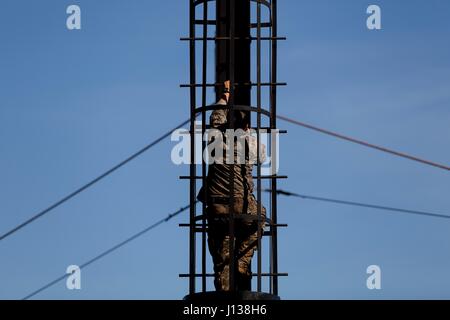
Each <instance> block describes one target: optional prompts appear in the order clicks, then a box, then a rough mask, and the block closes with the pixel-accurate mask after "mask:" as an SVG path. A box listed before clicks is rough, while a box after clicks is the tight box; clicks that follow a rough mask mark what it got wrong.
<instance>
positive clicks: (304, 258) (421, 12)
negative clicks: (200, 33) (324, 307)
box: [0, 0, 450, 299]
mask: <svg viewBox="0 0 450 320" xmlns="http://www.w3.org/2000/svg"><path fill="white" fill-rule="evenodd" d="M155 3H156V2H155V1H144V0H132V1H118V0H96V1H93V0H90V1H88V0H81V1H80V0H79V1H75V0H74V1H61V0H41V1H23V0H14V1H13V0H3V1H1V4H0V40H1V47H0V49H1V50H0V181H1V183H0V195H1V196H0V199H1V201H0V233H3V232H5V231H7V230H9V229H10V228H12V227H13V226H15V225H17V224H18V223H21V222H23V221H24V220H25V219H27V218H28V217H30V216H31V215H33V214H34V213H36V212H38V211H39V210H41V209H43V208H45V207H47V206H48V205H49V204H51V203H53V202H54V201H56V200H58V199H59V198H61V197H63V196H65V195H66V194H68V193H69V192H71V191H73V190H75V189H76V188H78V187H80V186H81V185H83V184H84V183H86V182H88V181H89V180H90V179H92V178H93V177H95V176H97V175H98V174H100V173H102V172H104V171H105V170H106V169H108V168H110V167H112V166H113V165H115V164H116V163H118V162H119V161H121V160H123V159H124V158H126V157H127V156H128V155H130V154H131V153H133V152H134V151H136V150H138V149H139V148H141V147H142V146H144V145H146V144H147V143H148V142H149V141H152V140H153V139H154V138H156V137H158V136H159V135H161V133H162V132H165V131H167V130H168V129H170V128H172V127H173V126H175V125H176V124H178V123H180V122H182V121H183V120H185V119H186V118H188V117H189V96H188V93H189V92H188V91H186V90H185V89H180V88H179V84H180V83H184V82H187V81H188V79H189V77H188V70H189V68H188V62H189V59H188V46H187V43H181V42H180V41H179V38H180V37H182V36H186V35H187V32H188V1H184V0H172V1H159V2H157V3H158V4H157V5H156V4H155ZM70 4H78V5H79V6H80V7H81V9H82V30H80V31H68V30H67V29H66V26H65V21H66V17H67V15H66V13H65V11H66V8H67V6H68V5H70ZM370 4H378V5H380V7H381V9H382V19H383V20H382V24H383V30H381V31H369V30H368V29H367V28H366V18H367V15H366V8H367V7H368V6H369V5H370ZM449 14H450V3H449V2H448V1H444V0H427V1H425V0H409V1H406V0H402V1H362V0H347V1H339V2H338V1H331V0H328V1H324V0H308V1H306V0H302V1H294V0H281V1H279V21H280V25H279V32H280V34H281V35H286V36H287V37H288V41H286V42H283V43H281V44H280V48H279V79H280V81H286V82H288V84H289V85H288V86H287V87H285V88H282V89H280V90H279V113H280V114H283V115H287V116H291V117H294V118H296V119H299V120H302V121H305V122H309V123H312V124H315V125H319V126H322V127H325V128H328V129H331V130H335V131H338V132H341V133H344V134H347V135H352V136H355V137H359V138H361V139H365V140H368V141H370V142H373V143H376V144H380V145H384V146H387V147H390V148H393V149H398V150H400V151H405V152H408V153H411V154H414V155H417V156H421V157H425V158H429V159H431V160H434V161H437V162H441V163H444V164H448V163H449V162H450V148H449V146H450V127H449V123H450V58H449V57H450V44H449V41H448V38H449V35H450V20H449V19H448V16H449ZM211 97H212V95H211ZM211 99H212V98H211ZM210 102H213V101H212V100H211V101H210ZM279 127H280V129H287V130H288V131H289V133H288V135H286V136H283V138H282V144H281V171H280V173H281V174H286V175H288V176H289V179H288V180H286V181H283V182H281V183H280V188H282V189H286V190H290V191H294V192H299V193H305V194H311V195H317V196H324V197H332V198H338V199H346V200H354V201H361V202H369V203H375V204H376V203H379V204H383V205H388V206H397V207H405V208H411V209H416V210H429V211H433V212H437V213H443V214H449V215H450V197H449V186H450V185H449V180H448V179H449V176H448V173H447V172H445V171H443V170H439V169H436V168H432V167H427V166H424V165H421V164H418V163H414V162H411V161H408V160H404V159H399V158H394V157H392V156H389V155H386V154H382V153H380V152H377V151H374V150H368V149H365V148H363V147H360V146H356V145H351V144H349V143H347V142H343V141H338V140H334V139H332V138H330V137H327V136H321V135H319V134H317V133H314V132H310V131H307V130H305V129H302V128H299V127H295V126H292V125H290V124H287V123H283V122H280V123H279ZM172 147H173V143H171V142H170V140H166V141H165V142H164V143H162V144H160V145H158V146H157V147H155V148H154V149H152V150H151V151H150V152H148V153H147V154H145V155H144V156H142V157H140V158H139V159H137V160H135V161H134V162H133V163H131V164H130V165H128V166H126V167H125V168H123V169H121V170H120V171H118V172H116V173H115V174H114V175H112V176H110V177H108V178H107V179H105V180H103V181H102V182H101V183H99V184H97V185H96V186H95V187H93V188H92V189H90V190H88V191H86V192H84V193H82V194H81V195H80V196H78V197H76V198H75V199H73V200H71V201H70V202H68V203H66V204H64V205H63V206H61V207H60V208H58V209H57V210H55V211H53V212H52V213H50V214H48V215H47V216H45V217H44V218H42V219H40V220H38V221H36V222H35V223H33V224H31V225H30V226H28V227H27V228H25V229H23V230H21V231H20V232H18V233H17V234H15V235H13V236H11V237H10V238H8V239H5V240H4V241H1V242H0V298H1V299H19V298H22V297H23V296H25V295H27V294H28V293H30V292H31V291H33V290H35V289H37V288H39V287H40V286H42V285H44V284H46V283H47V282H49V281H51V280H53V279H54V278H55V277H57V276H59V275H61V274H63V273H64V272H65V270H66V268H67V266H69V265H71V264H82V263H83V262H85V261H87V260H89V259H90V258H91V257H94V256H95V255H97V254H99V253H100V252H102V251H103V250H105V249H107V248H109V247H111V246H113V245H115V244H116V243H118V242H120V241H121V240H123V239H125V238H127V237H128V236H130V235H132V234H134V233H136V232H137V231H139V230H141V229H143V228H144V227H146V226H148V225H150V224H152V223H153V222H155V221H157V220H159V219H160V218H162V217H165V216H166V215H167V214H169V213H171V212H173V211H175V210H177V209H178V208H179V207H181V206H184V205H186V204H187V203H188V184H187V182H185V181H179V180H178V177H179V176H180V175H185V174H187V173H188V168H187V167H183V166H182V167H177V166H175V165H173V164H172V163H171V161H170V151H171V148H172ZM279 216H280V222H285V223H289V228H287V229H283V230H281V232H280V240H279V243H280V257H279V265H280V271H283V272H288V273H289V277H288V278H287V279H280V294H281V296H282V297H283V298H285V299H317V298H318V299H355V298H356V299H382V298H386V299H404V298H411V299H418V298H424V299H432V298H437V299H443V298H447V299H449V298H450V276H449V275H448V270H449V268H450V253H449V252H450V233H449V232H448V230H449V229H450V221H447V220H442V219H436V218H428V217H420V216H410V215H406V214H391V213H388V212H383V211H374V210H370V209H362V208H353V207H343V206H337V205H333V204H323V203H317V202H309V201H306V200H299V199H295V198H280V200H279ZM186 221H187V215H186V214H184V215H182V216H181V217H178V218H176V219H175V220H173V221H171V222H170V223H167V224H165V225H162V226H161V227H159V228H157V229H155V230H154V231H152V232H151V233H149V234H148V235H146V236H144V237H142V238H140V239H139V240H136V241H134V242H133V243H131V244H129V245H128V246H126V247H124V248H122V249H121V250H119V251H117V252H115V253H113V254H112V255H110V256H108V257H106V258H104V259H102V260H100V261H99V262H97V263H95V264H93V265H91V266H90V267H88V268H87V269H85V270H84V271H83V273H82V290H79V291H69V290H67V289H66V287H65V283H64V282H60V283H58V284H56V285H55V286H53V287H52V288H50V289H48V290H46V291H44V292H42V293H41V294H40V295H39V296H37V298H42V299H180V298H182V297H183V296H184V295H185V294H186V293H187V290H188V289H187V281H186V280H184V279H179V278H178V274H179V273H185V272H187V270H188V259H187V258H188V251H187V249H188V247H187V240H188V234H187V232H186V230H182V229H180V228H178V223H181V222H186ZM372 264H376V265H379V266H380V267H381V270H382V290H378V291H377V290H375V291H370V290H368V289H367V288H366V278H367V274H366V268H367V266H369V265H372Z"/></svg>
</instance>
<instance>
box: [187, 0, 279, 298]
mask: <svg viewBox="0 0 450 320" xmlns="http://www.w3.org/2000/svg"><path fill="white" fill-rule="evenodd" d="M189 2H190V5H189V6H190V10H189V11H190V14H189V16H190V18H189V37H188V38H181V40H183V41H187V42H188V43H189V48H190V83H189V84H182V85H181V87H184V88H189V89H190V115H191V122H190V132H189V134H190V139H191V154H190V157H191V158H190V160H191V164H190V175H189V176H186V177H181V179H187V180H189V185H190V205H191V207H190V216H189V223H188V224H180V226H181V227H187V228H189V273H188V274H181V275H180V277H185V278H188V279H189V295H188V296H187V297H186V299H192V300H195V299H196V298H200V297H201V298H202V299H204V298H205V297H210V298H212V299H216V298H218V297H219V298H220V297H225V298H226V297H230V295H231V296H232V297H234V298H238V299H278V277H280V276H287V274H286V273H279V271H278V232H277V230H278V228H279V227H287V225H286V224H279V223H278V215H277V193H276V192H271V194H270V199H268V200H269V201H268V202H270V203H269V205H268V206H267V205H266V208H267V218H266V227H265V228H264V229H262V230H260V231H258V242H257V254H256V257H254V258H253V263H255V261H256V272H254V273H253V274H252V275H253V276H254V277H255V276H256V283H257V285H256V287H257V288H256V291H255V292H245V293H243V292H237V291H236V290H235V266H236V248H234V224H235V221H236V219H238V218H239V217H237V216H236V215H235V213H234V212H233V210H232V209H231V210H230V214H229V226H230V228H229V234H230V236H231V239H232V241H230V242H231V244H230V252H232V253H233V254H230V260H231V261H230V287H231V291H230V293H227V294H224V293H216V292H214V293H213V292H210V293H208V292H207V278H209V277H213V276H214V274H212V273H208V272H207V259H209V253H208V251H207V228H208V226H207V220H206V214H205V212H206V205H204V204H203V205H202V206H201V213H200V214H199V213H198V207H200V206H197V199H196V196H197V191H198V190H197V187H198V185H197V180H199V181H202V182H203V185H205V184H206V177H207V167H208V165H207V164H206V163H205V162H204V160H203V159H202V165H201V174H197V165H196V164H195V160H196V159H195V150H196V148H197V146H196V143H195V134H196V132H198V131H199V128H196V123H195V120H196V119H197V118H199V119H201V121H202V125H201V134H202V136H203V134H204V133H205V130H206V129H207V128H209V126H208V125H207V113H208V112H210V111H212V110H215V109H218V108H223V106H217V105H208V103H207V102H208V97H207V93H208V90H210V91H212V90H213V89H215V95H216V97H215V98H216V99H217V100H218V97H220V96H221V94H222V90H223V88H222V86H221V85H222V84H223V82H224V81H225V80H230V81H231V98H230V101H229V105H228V108H229V110H230V111H231V112H230V114H231V117H233V114H234V111H235V110H239V111H244V112H246V113H248V114H249V115H252V116H253V117H252V118H256V121H254V123H253V124H252V128H253V129H255V130H256V131H257V133H258V134H257V139H258V158H259V148H260V146H259V141H260V139H261V137H260V131H261V129H263V130H266V131H267V132H273V133H286V132H285V131H280V130H277V128H276V125H277V121H276V119H277V87H278V86H282V85H286V83H279V82H277V42H278V41H279V40H285V38H284V37H278V35H277V1H276V0H189ZM199 13H200V14H199ZM199 15H201V17H198V16H199ZM211 16H213V17H211ZM211 34H213V36H211ZM198 43H200V44H201V50H198V49H197V44H198ZM210 44H214V45H215V47H214V49H215V51H214V54H211V53H209V51H208V49H211V47H208V45H210ZM263 48H265V49H267V50H265V51H263ZM208 53H209V54H208ZM199 58H200V59H199ZM198 59H199V60H200V65H198V64H197V60H198ZM213 59H214V60H213ZM263 59H265V60H266V61H264V63H263ZM211 60H212V62H211ZM211 65H213V66H215V68H211V67H209V66H211ZM264 66H265V67H266V68H267V72H266V73H264V74H263V70H262V69H263V67H264ZM252 67H253V68H252ZM211 70H214V73H215V75H214V76H215V82H213V83H211V82H208V79H209V78H210V77H212V76H211V75H209V74H210V73H212V72H211ZM252 71H254V72H253V74H252ZM263 78H265V79H266V80H265V82H264V81H263ZM255 89H256V90H255ZM265 93H266V94H265ZM263 94H265V96H266V99H263ZM252 98H253V100H254V106H252ZM210 99H211V98H210ZM217 100H216V101H217ZM198 105H199V106H198ZM264 106H265V107H264ZM199 116H200V117H199ZM253 120H254V119H252V121H253ZM263 124H264V125H263ZM196 130H197V131H196ZM276 143H277V141H276V139H271V141H270V143H269V146H268V147H269V148H270V149H271V150H275V147H276V146H275V144H276ZM205 147H206V142H204V141H203V142H202V150H204V149H205ZM272 154H273V151H272ZM258 160H259V159H258ZM272 161H275V160H274V159H272ZM272 165H276V164H274V163H272ZM231 171H232V172H233V170H231ZM254 172H256V175H255V176H254V179H255V180H256V181H255V182H256V198H257V201H258V202H259V203H262V202H263V199H262V185H263V183H264V182H266V183H268V184H269V188H270V190H272V191H276V190H277V180H278V179H285V178H287V177H286V176H279V175H277V174H276V173H274V174H270V175H266V176H263V175H262V174H261V165H260V164H259V161H258V165H257V166H256V170H254ZM231 180H232V178H231ZM230 185H231V190H232V188H233V186H232V185H233V182H232V181H230ZM230 199H231V200H230V201H231V202H232V201H233V200H232V199H233V197H230ZM230 208H233V205H232V203H230ZM240 216H242V214H240ZM257 219H259V220H261V206H258V215H257ZM198 235H199V236H200V237H198ZM263 237H268V241H267V242H268V246H267V248H263V241H262V239H263ZM198 249H199V250H198ZM263 249H265V250H263ZM198 251H199V254H198V253H197V252H198ZM263 253H267V260H268V263H267V264H268V266H266V269H265V271H263V258H262V257H263ZM198 255H200V258H199V259H198ZM198 264H200V266H198ZM254 269H255V268H254ZM263 278H264V279H263ZM263 280H268V283H265V284H266V287H267V291H268V292H263ZM198 282H200V290H198V287H197V285H198V284H199V283H198Z"/></svg>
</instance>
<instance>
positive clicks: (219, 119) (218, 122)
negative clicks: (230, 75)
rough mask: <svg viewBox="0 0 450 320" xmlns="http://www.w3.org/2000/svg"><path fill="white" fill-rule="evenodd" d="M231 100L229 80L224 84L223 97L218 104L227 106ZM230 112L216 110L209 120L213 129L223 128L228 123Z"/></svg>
mask: <svg viewBox="0 0 450 320" xmlns="http://www.w3.org/2000/svg"><path fill="white" fill-rule="evenodd" d="M229 99H230V81H229V80H227V81H225V82H224V91H223V94H222V97H221V98H220V100H219V101H217V103H216V104H218V105H223V106H226V105H227V104H228V100H229ZM227 116H228V110H226V109H219V110H214V111H213V112H212V113H211V117H210V118H209V123H210V124H211V126H212V127H213V128H219V127H220V126H223V125H224V124H226V122H227Z"/></svg>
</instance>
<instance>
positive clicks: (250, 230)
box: [238, 197, 266, 290]
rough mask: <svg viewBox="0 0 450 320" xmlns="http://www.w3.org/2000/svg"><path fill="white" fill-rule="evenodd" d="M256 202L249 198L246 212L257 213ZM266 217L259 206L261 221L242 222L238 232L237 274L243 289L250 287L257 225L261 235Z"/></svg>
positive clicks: (263, 210) (263, 209)
mask: <svg viewBox="0 0 450 320" xmlns="http://www.w3.org/2000/svg"><path fill="white" fill-rule="evenodd" d="M257 212H258V209H257V202H256V200H255V199H254V197H252V198H250V199H249V203H248V213H249V214H251V215H257ZM265 217H266V209H265V208H264V207H263V206H261V218H262V219H263V221H261V222H260V223H259V224H258V222H257V221H253V222H246V223H243V224H242V227H241V229H240V234H239V251H238V252H239V265H238V267H239V274H240V279H241V280H240V285H241V287H243V288H244V289H243V290H250V288H251V261H252V257H253V255H254V253H255V250H256V249H257V245H258V225H259V227H260V233H261V236H262V232H263V227H264V220H265Z"/></svg>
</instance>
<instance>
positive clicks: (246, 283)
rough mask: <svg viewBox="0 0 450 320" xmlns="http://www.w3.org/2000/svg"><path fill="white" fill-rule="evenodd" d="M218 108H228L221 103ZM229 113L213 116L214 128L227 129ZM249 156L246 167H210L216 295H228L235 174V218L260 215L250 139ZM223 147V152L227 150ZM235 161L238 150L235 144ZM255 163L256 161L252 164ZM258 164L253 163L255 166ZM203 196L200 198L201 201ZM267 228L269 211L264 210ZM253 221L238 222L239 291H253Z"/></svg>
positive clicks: (210, 228) (253, 145)
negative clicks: (231, 189)
mask: <svg viewBox="0 0 450 320" xmlns="http://www.w3.org/2000/svg"><path fill="white" fill-rule="evenodd" d="M218 104H223V105H225V104H226V103H225V101H223V100H221V101H219V102H218ZM227 113H228V110H225V109H221V110H215V111H213V113H212V114H211V117H210V123H211V126H212V127H213V128H216V129H225V128H226V127H227V126H226V125H227ZM246 143H247V145H248V149H247V150H248V152H247V157H246V161H245V164H234V165H232V164H226V163H225V162H224V163H223V164H217V163H214V164H212V165H210V167H209V171H208V178H207V191H206V192H207V199H206V203H207V218H208V247H209V251H210V253H211V256H212V259H213V264H214V274H215V279H214V285H215V287H216V290H217V291H229V290H230V284H229V272H230V252H229V246H230V235H229V219H228V214H229V206H230V179H231V177H230V175H231V171H232V170H233V171H234V179H233V181H234V186H233V189H234V192H233V194H234V214H235V215H237V216H238V215H240V214H249V215H253V218H254V217H255V216H256V215H257V214H258V203H257V201H256V199H255V197H254V195H253V188H254V186H253V178H252V171H253V164H252V162H251V161H250V159H251V158H256V141H255V139H254V138H253V137H250V136H247V138H246ZM226 147H227V146H226V143H225V144H224V149H225V148H226ZM261 151H262V152H261V157H260V161H261V162H263V161H264V155H265V152H264V148H261ZM234 155H235V157H236V156H237V146H236V144H235V150H234ZM252 161H253V160H252ZM255 162H256V161H253V163H255ZM201 197H202V194H199V199H201ZM201 200H203V199H201ZM261 215H262V218H263V221H262V222H261V224H260V227H261V230H262V228H263V225H264V219H265V216H266V209H265V208H264V207H263V206H261ZM251 218H252V217H250V216H247V218H246V217H245V216H241V217H240V219H237V220H236V222H235V228H234V230H235V249H236V253H237V257H236V258H237V259H236V260H235V261H236V266H237V271H238V272H237V274H236V276H235V277H236V289H237V290H250V286H251V268H250V263H251V259H252V257H253V254H254V251H255V250H256V245H257V241H258V235H257V234H258V223H257V221H255V220H254V219H253V220H252V219H251Z"/></svg>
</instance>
